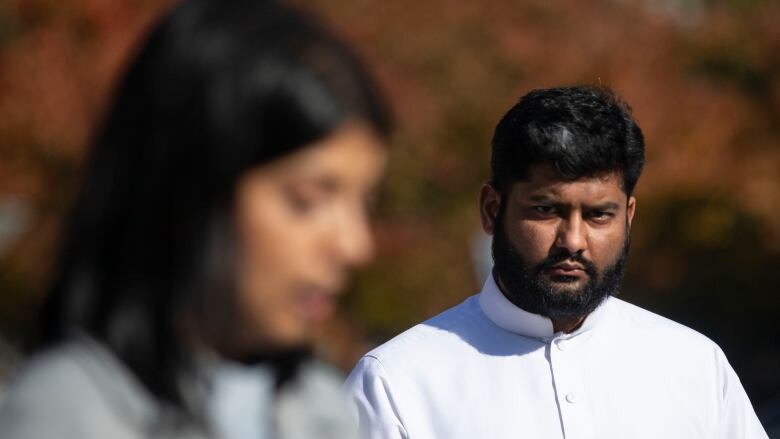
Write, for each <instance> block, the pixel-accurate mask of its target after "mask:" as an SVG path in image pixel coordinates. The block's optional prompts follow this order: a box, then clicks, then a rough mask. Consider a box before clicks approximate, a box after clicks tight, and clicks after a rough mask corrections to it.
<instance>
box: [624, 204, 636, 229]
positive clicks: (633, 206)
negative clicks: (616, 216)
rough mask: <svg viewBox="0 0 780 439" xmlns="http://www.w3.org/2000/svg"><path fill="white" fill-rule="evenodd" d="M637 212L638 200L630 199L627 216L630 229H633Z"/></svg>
mask: <svg viewBox="0 0 780 439" xmlns="http://www.w3.org/2000/svg"><path fill="white" fill-rule="evenodd" d="M635 211H636V198H635V197H633V196H631V197H628V206H627V207H626V215H627V219H628V228H629V229H630V228H631V223H632V222H633V221H634V212H635Z"/></svg>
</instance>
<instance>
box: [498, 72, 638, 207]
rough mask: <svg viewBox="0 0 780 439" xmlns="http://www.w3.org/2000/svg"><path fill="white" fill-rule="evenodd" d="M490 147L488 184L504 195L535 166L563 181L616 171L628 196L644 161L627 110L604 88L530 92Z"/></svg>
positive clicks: (508, 115)
mask: <svg viewBox="0 0 780 439" xmlns="http://www.w3.org/2000/svg"><path fill="white" fill-rule="evenodd" d="M492 143H493V150H492V157H491V163H490V164H491V169H492V173H493V176H492V181H491V183H492V185H493V187H494V188H495V189H496V190H498V191H499V192H500V193H501V194H502V197H505V196H507V194H508V190H509V189H510V187H511V184H512V183H513V182H515V181H520V180H526V179H527V178H528V172H529V167H530V166H531V165H536V164H548V165H550V166H552V167H553V168H554V169H555V170H556V171H557V172H558V174H559V175H560V176H561V177H562V178H564V179H567V180H576V179H578V178H582V177H587V176H592V175H595V174H598V173H601V172H618V173H620V175H622V178H623V185H622V187H623V190H624V191H625V193H626V194H627V195H629V196H630V195H631V194H632V193H633V191H634V187H635V186H636V183H637V180H639V175H640V174H641V173H642V166H643V165H644V160H645V159H644V156H645V143H644V137H643V136H642V130H641V129H640V128H639V126H638V125H637V123H636V121H634V119H633V118H632V117H631V109H630V108H629V106H628V105H627V104H625V103H624V102H622V101H621V100H620V99H619V98H618V97H617V96H616V95H615V94H614V93H613V92H612V91H611V90H609V89H608V88H606V87H591V86H573V87H559V88H549V89H539V90H533V91H531V92H530V93H528V94H526V95H525V96H523V97H522V98H521V99H520V101H519V102H518V103H517V104H516V105H515V106H514V107H512V108H511V109H510V110H509V111H508V112H507V113H506V115H504V117H503V118H502V119H501V121H500V122H499V123H498V125H497V126H496V130H495V133H494V135H493V142H492Z"/></svg>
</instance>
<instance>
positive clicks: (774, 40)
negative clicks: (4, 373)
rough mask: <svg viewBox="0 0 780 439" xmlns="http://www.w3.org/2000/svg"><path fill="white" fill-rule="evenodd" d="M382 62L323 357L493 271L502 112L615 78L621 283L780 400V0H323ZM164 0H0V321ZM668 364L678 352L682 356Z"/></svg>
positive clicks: (399, 324) (360, 345) (14, 338)
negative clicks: (376, 152) (358, 258)
mask: <svg viewBox="0 0 780 439" xmlns="http://www.w3.org/2000/svg"><path fill="white" fill-rule="evenodd" d="M296 3H298V4H301V5H302V6H303V7H305V8H307V9H310V10H313V11H314V12H316V13H317V14H319V15H320V16H322V17H323V18H324V19H325V20H326V21H327V22H328V23H329V24H330V25H332V26H333V27H335V28H336V29H337V30H338V31H339V32H340V33H341V34H343V35H344V36H345V38H347V39H348V40H350V41H351V42H352V43H353V44H355V45H356V46H357V47H358V49H359V51H360V52H361V54H362V55H363V57H364V58H365V59H366V61H367V62H368V63H369V65H370V66H371V68H372V69H373V70H374V71H375V72H376V73H377V75H378V76H379V77H380V78H381V81H382V84H383V85H384V87H385V90H386V91H387V94H388V97H389V99H390V101H391V104H392V106H393V108H394V110H395V112H396V116H397V120H398V128H399V129H398V131H397V133H396V136H395V139H394V141H393V144H392V145H391V150H390V158H391V161H390V166H389V170H388V175H387V178H386V180H385V182H384V185H383V190H382V194H381V197H380V202H379V203H378V206H377V212H376V233H377V238H378V243H379V254H378V258H377V260H376V262H375V263H374V264H373V265H372V266H371V267H368V269H366V270H364V271H362V272H361V273H359V275H358V276H357V278H356V282H355V285H354V286H353V287H352V289H351V291H350V292H349V294H348V295H347V296H346V298H345V300H344V307H343V312H342V315H340V316H339V318H338V319H336V320H335V321H334V322H333V323H332V324H331V325H330V326H329V327H328V328H326V330H325V331H324V334H325V336H324V338H325V339H326V340H325V342H324V343H323V346H325V348H326V349H327V352H326V354H328V355H329V356H331V357H332V358H333V359H334V361H336V362H338V363H339V364H341V365H342V366H343V367H345V368H349V367H350V366H351V364H352V363H353V362H354V361H355V359H356V356H357V355H360V354H362V353H363V352H364V351H365V350H366V349H367V348H368V347H369V346H370V345H371V344H374V343H378V342H381V341H383V340H385V339H387V338H389V337H391V336H393V335H394V334H396V333H398V332H400V331H402V330H403V329H405V328H407V327H409V326H410V325H412V324H414V323H416V322H418V321H420V320H423V319H425V318H427V317H429V316H432V315H433V314H435V313H437V312H439V311H441V310H443V309H445V308H447V307H449V306H452V305H454V304H456V303H458V302H460V301H461V300H463V299H464V298H466V297H467V296H469V295H471V294H473V293H475V292H476V291H478V290H479V287H480V286H481V283H482V279H478V276H477V275H476V274H475V270H474V268H473V265H474V264H473V258H472V253H473V251H474V249H473V248H472V243H473V242H474V239H475V236H477V235H478V230H479V229H478V224H479V223H478V216H477V193H478V189H479V186H480V184H481V183H482V182H483V181H484V180H486V179H487V178H488V176H489V168H488V159H489V142H490V137H491V134H492V129H493V127H494V126H495V124H496V122H497V121H498V120H499V118H500V117H501V116H502V115H503V113H504V112H505V111H506V110H507V109H508V108H509V107H510V106H511V105H512V104H514V102H515V101H516V100H517V98H518V97H519V96H521V95H522V94H524V93H525V92H527V91H528V90H530V89H533V88H538V87H548V86H555V85H561V84H571V83H590V84H598V83H602V84H605V85H610V86H611V87H612V88H614V89H615V90H616V91H617V92H618V93H619V94H621V95H622V96H623V97H624V98H625V99H626V100H627V101H628V102H629V103H630V104H631V105H632V107H633V108H634V114H635V116H636V118H637V119H638V121H639V123H640V125H641V126H642V128H643V130H644V132H645V136H646V141H647V145H648V151H647V165H646V168H645V169H646V170H645V174H644V175H643V177H642V179H641V180H640V183H639V186H638V189H637V197H638V199H639V203H638V213H637V218H636V220H635V222H634V230H633V236H632V249H631V251H632V256H631V258H630V264H629V272H628V275H627V279H626V286H625V288H624V293H623V298H624V299H626V300H629V301H631V302H634V303H637V304H640V305H642V306H644V307H646V308H648V309H651V310H653V311H656V312H659V313H661V314H663V315H665V316H668V317H670V318H672V319H675V320H677V321H679V322H682V323H684V324H686V325H688V326H691V327H693V328H694V329H697V330H699V331H701V332H703V333H704V334H706V335H708V336H709V337H711V338H712V339H714V340H715V341H716V342H718V343H719V344H720V345H721V347H722V348H723V349H724V351H725V352H726V354H727V356H728V357H729V359H730V361H731V363H732V364H733V366H734V367H735V369H736V370H737V372H738V373H739V374H740V377H741V379H742V381H743V383H744V385H745V387H746V389H747V391H748V393H749V395H750V396H751V398H752V400H753V402H754V404H755V405H756V406H760V405H761V404H762V403H764V402H767V401H770V400H772V398H777V395H780V342H778V340H779V339H780V328H779V327H778V326H780V287H779V286H780V3H778V2H776V1H769V0H765V1H762V0H561V1H555V2H549V1H546V0H501V1H499V0H486V1H482V2H462V3H455V2H450V1H444V0H396V1H392V2H381V1H377V0H349V1H348V0H314V1H311V2H305V1H303V0H296ZM170 4H171V2H170V1H164V0H115V1H111V2H106V1H105V0H69V1H54V0H2V1H0V332H2V334H4V336H5V338H6V339H7V340H10V342H11V343H12V344H17V345H19V344H20V343H21V342H22V341H23V340H24V338H25V337H26V336H29V334H31V332H32V328H33V325H34V316H35V309H36V304H37V303H38V302H39V300H40V296H41V293H42V290H43V288H44V286H45V285H46V279H47V273H48V271H49V269H50V267H51V264H52V262H53V261H52V254H53V252H54V249H55V248H56V243H57V240H58V228H59V226H60V225H61V222H62V219H63V215H64V213H65V212H66V210H67V206H68V205H69V203H70V202H71V201H72V199H73V196H74V193H73V192H74V189H75V187H77V183H78V176H79V175H80V169H81V165H82V163H83V158H84V156H85V153H86V151H87V146H88V144H89V138H90V133H91V132H92V130H93V129H94V127H95V125H96V124H98V123H99V122H100V118H101V116H102V114H103V111H104V110H105V107H106V105H107V102H108V98H109V93H110V90H111V86H112V84H113V83H114V81H115V80H116V79H117V77H118V75H120V74H121V72H122V66H123V63H124V62H125V61H126V59H127V57H128V56H129V54H130V53H132V49H133V47H134V44H135V43H137V41H138V39H139V38H141V36H142V35H143V33H144V30H145V29H146V28H147V27H148V25H149V24H150V23H151V22H152V20H153V19H154V17H156V16H157V15H158V14H159V13H160V12H161V11H162V10H164V9H165V8H166V7H168V6H169V5H170ZM670 361H674V360H673V359H670Z"/></svg>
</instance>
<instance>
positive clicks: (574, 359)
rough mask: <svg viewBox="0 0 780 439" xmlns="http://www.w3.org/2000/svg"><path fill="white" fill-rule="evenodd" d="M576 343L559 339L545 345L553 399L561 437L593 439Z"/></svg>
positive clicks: (569, 339) (562, 338)
mask: <svg viewBox="0 0 780 439" xmlns="http://www.w3.org/2000/svg"><path fill="white" fill-rule="evenodd" d="M576 343H577V340H574V339H572V338H568V337H566V336H565V335H560V336H556V337H554V338H553V339H552V340H550V342H549V344H548V349H549V353H550V355H549V358H550V370H551V372H552V376H553V386H554V389H555V399H556V402H557V404H558V413H559V415H560V420H561V427H562V429H563V437H564V438H566V439H595V435H594V434H593V428H592V423H591V419H590V416H589V410H588V404H589V401H588V398H587V395H586V394H585V386H583V382H582V374H581V373H580V368H579V362H578V355H579V353H578V352H576V351H577V349H575V348H576V346H575V344H576Z"/></svg>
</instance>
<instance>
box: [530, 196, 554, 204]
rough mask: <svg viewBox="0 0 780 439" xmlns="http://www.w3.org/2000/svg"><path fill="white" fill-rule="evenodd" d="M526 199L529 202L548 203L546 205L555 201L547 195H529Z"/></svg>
mask: <svg viewBox="0 0 780 439" xmlns="http://www.w3.org/2000/svg"><path fill="white" fill-rule="evenodd" d="M528 199H529V200H531V201H539V202H548V203H550V202H554V201H555V199H554V198H552V197H550V196H548V195H531V196H529V197H528Z"/></svg>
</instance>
